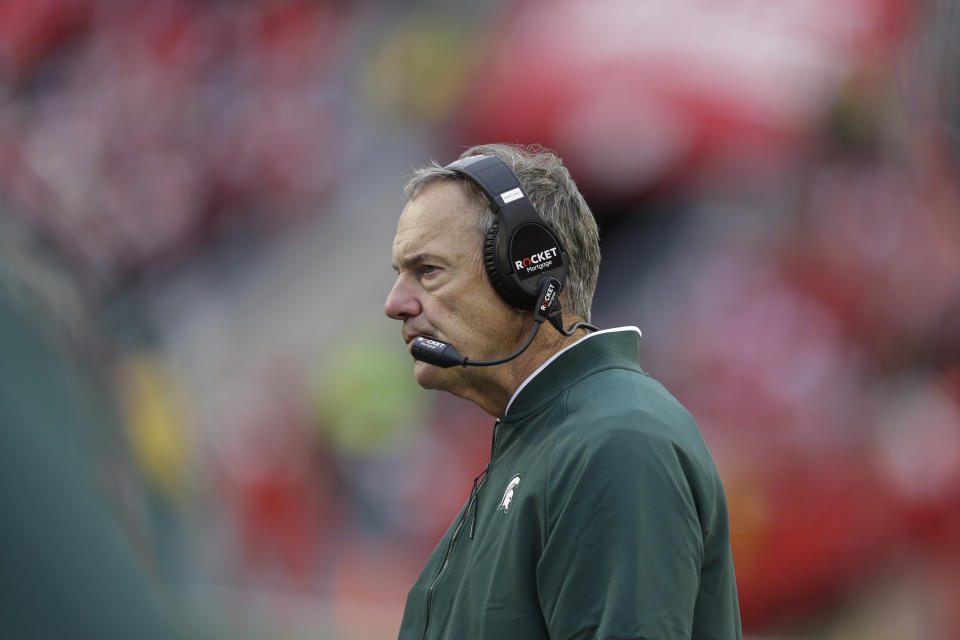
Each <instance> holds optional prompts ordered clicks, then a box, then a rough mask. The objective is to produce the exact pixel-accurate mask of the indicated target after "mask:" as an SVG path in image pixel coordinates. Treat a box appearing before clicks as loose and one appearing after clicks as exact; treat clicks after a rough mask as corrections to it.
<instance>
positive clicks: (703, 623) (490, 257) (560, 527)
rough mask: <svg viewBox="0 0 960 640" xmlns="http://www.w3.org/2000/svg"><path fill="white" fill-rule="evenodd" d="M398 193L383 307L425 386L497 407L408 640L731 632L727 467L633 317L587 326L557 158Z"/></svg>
mask: <svg viewBox="0 0 960 640" xmlns="http://www.w3.org/2000/svg"><path fill="white" fill-rule="evenodd" d="M406 194H407V197H408V201H407V204H406V207H405V208H404V210H403V212H402V213H401V215H400V220H399V223H398V226H397V234H396V237H395V240H394V244H393V262H394V269H395V270H396V272H397V279H396V282H395V284H394V286H393V289H392V290H391V291H390V294H389V296H388V297H387V300H386V304H385V312H386V314H387V315H388V316H389V317H391V318H394V319H396V320H400V321H401V322H402V336H403V339H404V341H405V342H406V343H408V345H409V348H410V351H411V353H412V355H413V356H414V358H415V365H414V375H415V376H416V379H417V381H418V382H419V383H420V384H421V385H422V386H423V387H425V388H429V389H439V390H443V391H447V392H449V393H452V394H454V395H457V396H460V397H462V398H465V399H467V400H470V401H471V402H474V403H476V404H477V405H479V406H480V407H481V408H483V409H484V411H486V412H487V413H489V414H491V415H492V416H494V417H496V418H497V421H496V423H495V425H494V428H493V443H492V446H491V454H490V463H489V464H488V465H487V468H486V469H484V470H483V472H482V473H481V474H480V476H478V478H477V480H476V481H475V483H474V488H473V490H472V491H471V492H470V495H469V497H468V498H467V501H466V504H465V505H464V507H463V509H462V510H461V512H460V514H459V515H458V516H457V517H456V518H455V519H454V521H453V523H452V524H451V526H450V528H449V530H448V531H447V533H446V534H445V536H444V537H443V539H442V540H441V541H440V543H439V545H438V546H437V548H436V550H435V551H434V553H433V554H432V555H431V557H430V558H429V560H428V561H427V564H426V566H425V567H424V569H423V572H422V573H421V575H420V577H419V579H418V580H417V582H416V584H415V585H414V586H413V588H412V589H411V591H410V593H409V596H408V598H407V605H406V610H405V613H404V617H403V624H402V626H401V629H400V638H401V640H407V639H414V638H416V639H417V640H421V639H424V638H430V639H442V638H449V639H457V640H461V639H465V638H491V639H496V640H506V639H508V638H518V639H520V638H522V639H524V640H535V639H539V638H552V639H554V640H557V639H560V638H563V639H568V638H569V639H572V638H591V639H593V638H596V639H604V638H609V639H613V638H617V639H621V640H622V639H627V638H690V637H694V638H739V637H740V635H741V633H740V616H739V608H738V605H737V594H736V584H735V579H734V571H733V562H732V559H731V554H730V540H729V525H728V518H727V508H726V501H725V498H724V493H723V487H722V486H721V483H720V479H719V476H718V474H717V471H716V468H715V466H714V463H713V460H712V459H711V456H710V454H709V452H708V451H707V448H706V446H705V444H704V442H703V438H702V436H701V435H700V432H699V430H698V429H697V426H696V424H695V423H694V421H693V419H692V418H691V416H690V415H689V413H688V412H687V411H686V410H685V409H684V408H683V407H682V406H681V405H680V403H679V402H677V400H676V399H675V398H673V396H671V395H670V394H669V393H668V392H667V391H666V390H665V389H664V388H663V387H662V386H661V385H660V384H659V383H657V382H656V381H654V380H653V379H652V378H650V377H649V376H648V375H647V374H646V373H645V372H644V371H643V370H642V369H641V368H640V366H639V365H638V354H639V339H640V332H639V330H638V329H636V328H634V327H626V328H621V329H609V330H605V331H597V330H595V328H594V327H593V326H592V325H589V324H587V322H588V321H589V319H590V305H591V300H592V297H593V290H594V287H595V285H596V280H597V274H598V271H599V265H600V251H599V246H598V233H597V227H596V223H595V221H594V219H593V215H592V214H591V212H590V209H589V207H588V206H587V204H586V202H585V201H584V199H583V197H582V196H581V195H580V193H579V191H578V190H577V187H576V185H575V184H574V182H573V180H572V179H571V177H570V174H569V172H568V171H567V170H566V168H565V167H564V166H563V163H562V162H561V160H560V159H559V158H558V157H557V156H556V155H554V154H552V153H550V152H548V151H545V150H543V149H540V148H532V149H531V148H521V147H515V146H509V145H484V146H479V147H474V148H472V149H469V150H467V151H466V152H465V153H464V154H463V155H462V156H461V159H460V160H458V161H457V162H454V163H452V164H450V165H448V166H446V167H441V166H440V165H438V164H435V163H434V164H431V165H429V166H427V167H424V168H423V169H420V170H418V171H417V172H416V174H415V175H414V177H413V179H412V180H411V181H410V182H409V183H408V185H407V189H406ZM545 322H546V323H548V324H550V325H551V326H550V327H547V328H544V329H543V330H542V331H541V330H540V328H541V326H542V325H543V324H544V323H545Z"/></svg>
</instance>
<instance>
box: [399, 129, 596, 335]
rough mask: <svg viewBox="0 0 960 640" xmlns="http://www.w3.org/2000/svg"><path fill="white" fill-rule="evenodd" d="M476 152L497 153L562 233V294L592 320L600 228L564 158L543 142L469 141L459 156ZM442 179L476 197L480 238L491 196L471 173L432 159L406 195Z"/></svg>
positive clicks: (413, 195)
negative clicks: (474, 143)
mask: <svg viewBox="0 0 960 640" xmlns="http://www.w3.org/2000/svg"><path fill="white" fill-rule="evenodd" d="M478 154H482V155H488V156H496V157H498V158H500V159H501V160H503V161H504V162H506V163H507V164H508V165H509V166H510V167H511V168H512V169H513V172H514V173H515V174H516V176H517V179H518V180H520V184H521V185H523V188H524V190H525V191H526V192H527V196H528V197H529V198H530V203H531V204H532V205H533V206H534V208H535V209H536V210H537V212H539V214H540V217H541V218H543V220H544V222H546V223H547V225H548V226H549V227H550V228H551V229H552V230H553V232H554V233H555V234H556V235H557V237H558V238H559V240H560V243H561V244H562V245H563V247H564V249H565V250H566V252H567V260H568V264H567V283H566V286H565V287H564V289H563V293H561V296H560V297H561V299H563V301H564V302H565V303H566V305H567V310H568V311H570V312H571V313H573V314H574V315H577V316H580V317H582V318H584V319H585V320H587V321H589V320H590V306H591V304H592V303H593V291H594V289H595V288H596V286H597V274H598V273H599V272H600V234H599V231H598V230H597V223H596V220H594V218H593V213H592V212H591V211H590V207H589V206H587V202H586V201H585V200H584V199H583V196H582V195H580V190H579V189H577V185H576V183H574V181H573V178H572V177H571V176H570V172H569V171H568V170H567V168H566V167H565V166H563V161H562V160H561V159H560V158H559V157H558V156H557V155H556V154H555V153H553V152H552V151H550V150H549V149H546V148H544V147H541V146H539V145H531V146H519V145H510V144H483V145H478V146H475V147H470V148H469V149H467V150H466V151H464V152H463V153H462V154H461V155H460V157H461V158H465V157H467V156H474V155H478ZM439 181H451V182H457V183H459V184H461V185H462V186H463V188H464V189H465V190H466V191H467V194H468V196H469V197H470V198H471V199H472V200H475V201H476V203H477V208H478V212H479V230H480V233H481V235H480V241H481V244H482V242H483V238H485V237H486V235H487V232H488V231H489V230H490V228H491V227H492V226H493V223H494V220H495V217H494V214H493V211H492V209H491V208H490V201H489V200H488V199H487V197H486V196H485V195H484V193H483V191H481V190H480V188H479V187H478V186H477V185H476V184H474V183H473V181H471V180H470V179H469V178H467V177H465V176H463V175H462V174H459V173H457V172H455V171H452V170H450V169H445V168H444V167H442V166H440V165H439V164H438V163H437V162H436V161H432V162H430V163H429V164H428V165H426V166H424V167H421V168H419V169H417V170H416V171H415V172H414V174H413V177H412V178H410V180H409V181H408V182H407V185H406V187H405V188H404V196H405V197H406V198H407V199H408V200H410V199H413V198H416V197H417V194H419V193H420V190H421V189H422V188H423V187H424V186H426V185H428V184H430V183H433V182H439Z"/></svg>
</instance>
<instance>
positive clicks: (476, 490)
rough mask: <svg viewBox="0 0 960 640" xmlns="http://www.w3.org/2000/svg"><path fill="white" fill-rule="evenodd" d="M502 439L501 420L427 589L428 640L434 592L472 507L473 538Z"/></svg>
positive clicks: (471, 526)
mask: <svg viewBox="0 0 960 640" xmlns="http://www.w3.org/2000/svg"><path fill="white" fill-rule="evenodd" d="M499 439H500V420H497V422H496V423H495V424H494V425H493V441H492V442H491V444H490V462H488V463H487V466H486V468H485V469H484V470H483V471H482V472H481V473H480V475H478V476H477V477H476V478H474V479H473V489H472V490H471V491H470V498H469V499H468V500H467V506H466V508H465V509H464V510H463V515H462V516H460V521H459V522H457V526H456V528H455V529H454V530H453V534H452V535H451V536H450V542H448V543H447V549H446V551H445V552H444V554H443V562H442V563H440V570H439V571H437V575H436V577H435V578H434V579H433V582H431V583H430V588H429V589H427V613H426V619H425V621H424V624H423V640H427V636H428V634H429V632H430V607H431V605H432V604H433V594H434V593H435V592H436V590H437V585H438V584H439V583H440V578H442V577H443V574H444V573H446V571H447V567H448V566H450V558H451V557H452V556H453V548H454V546H455V545H456V542H457V538H458V537H459V535H460V531H461V530H462V529H463V525H464V524H465V523H466V521H467V518H469V517H470V509H473V510H474V513H473V519H472V521H471V524H470V538H471V539H472V538H473V531H474V525H476V522H477V514H476V508H477V507H476V505H477V502H478V500H479V498H480V489H482V488H483V485H484V484H485V483H486V480H487V473H488V472H489V471H490V467H491V466H492V465H493V457H494V455H495V454H496V451H497V441H498V440H499Z"/></svg>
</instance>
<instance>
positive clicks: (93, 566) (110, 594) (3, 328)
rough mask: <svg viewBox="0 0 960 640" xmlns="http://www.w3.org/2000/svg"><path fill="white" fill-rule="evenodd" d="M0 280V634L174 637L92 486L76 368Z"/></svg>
mask: <svg viewBox="0 0 960 640" xmlns="http://www.w3.org/2000/svg"><path fill="white" fill-rule="evenodd" d="M40 325H42V323H41V322H40V319H38V318H34V317H31V316H30V315H29V314H28V313H26V312H25V311H24V309H23V307H22V306H21V305H20V304H18V303H17V301H16V300H15V299H14V297H13V296H12V295H11V294H10V292H9V291H8V290H7V289H6V288H3V287H2V286H0V357H2V365H0V637H3V638H10V639H11V640H20V639H30V640H45V639H47V638H50V639H54V638H56V639H58V640H60V639H64V638H71V639H73V640H83V639H86V638H90V639H93V638H96V639H98V640H104V639H111V638H124V639H129V638H138V639H141V640H142V639H147V640H152V639H154V638H156V639H160V638H164V639H166V638H172V637H175V635H174V631H173V629H172V625H171V624H170V622H169V620H167V619H166V618H165V615H164V613H163V612H164V610H163V609H162V608H161V606H160V603H159V601H158V600H157V599H156V597H157V594H156V593H154V591H153V590H152V586H151V585H150V582H149V580H148V579H147V578H146V576H145V575H144V573H143V571H142V567H141V566H140V565H139V563H138V559H137V558H136V556H135V555H134V553H133V550H132V548H131V546H130V543H129V540H127V539H126V537H125V536H124V533H123V530H122V529H121V528H120V526H119V523H118V522H117V521H116V520H115V518H114V516H113V514H112V513H111V509H110V505H109V503H108V501H107V500H106V499H105V496H104V495H102V494H101V493H100V492H99V491H98V490H97V488H96V483H95V476H96V473H97V471H98V466H97V464H96V462H95V458H94V457H93V456H92V453H93V449H92V448H91V447H89V444H90V443H89V442H88V440H89V439H91V438H93V437H95V434H96V432H98V431H102V430H103V424H102V423H99V422H98V420H100V419H102V418H103V416H98V415H97V413H98V411H97V410H96V409H95V404H94V403H90V402H89V401H88V399H87V398H86V396H85V394H84V391H85V389H84V387H85V380H84V378H86V377H87V376H84V375H83V374H82V373H81V372H79V371H78V370H77V369H76V368H75V367H74V363H73V362H71V360H70V358H68V357H66V353H65V352H61V351H59V350H58V349H57V348H56V347H54V346H53V344H52V343H51V342H49V341H47V340H46V335H45V333H44V332H43V331H42V330H41V329H40V328H39V326H40Z"/></svg>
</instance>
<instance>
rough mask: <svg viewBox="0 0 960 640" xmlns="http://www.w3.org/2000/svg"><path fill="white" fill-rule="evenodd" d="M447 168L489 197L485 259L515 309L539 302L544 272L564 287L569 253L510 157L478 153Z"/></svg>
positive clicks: (498, 287) (493, 279) (499, 289)
mask: <svg viewBox="0 0 960 640" xmlns="http://www.w3.org/2000/svg"><path fill="white" fill-rule="evenodd" d="M445 168H446V169H450V170H452V171H455V172H457V173H458V174H460V175H462V176H465V177H467V178H469V179H470V180H471V181H472V182H473V183H475V184H476V185H477V186H478V187H480V190H481V191H483V193H484V194H485V195H486V196H487V199H488V200H489V201H490V207H491V209H492V210H493V213H494V215H495V216H496V218H495V220H494V223H493V226H492V227H491V228H490V231H489V232H487V237H486V238H485V239H484V242H483V264H484V266H485V267H486V269H487V275H489V276H490V282H491V284H492V285H493V288H494V290H496V292H497V293H499V294H500V296H501V297H502V298H503V299H504V300H506V301H507V302H508V303H509V304H511V305H513V306H514V307H516V308H517V309H523V310H532V309H534V308H535V307H536V306H537V304H538V303H539V302H540V292H539V290H538V285H539V283H540V282H541V280H542V279H543V277H544V276H548V277H551V278H555V279H556V280H557V281H558V282H559V283H560V287H559V288H560V289H562V288H563V285H564V284H565V283H566V279H567V254H566V252H565V251H564V249H563V246H562V245H561V244H560V239H559V238H558V237H557V235H556V234H555V233H554V232H553V230H552V229H551V228H550V227H549V226H548V225H547V223H546V222H544V220H543V218H541V217H540V214H539V213H538V212H537V210H536V209H535V208H534V206H533V203H531V202H530V199H529V198H528V197H527V193H526V191H524V189H523V187H522V186H521V185H520V181H519V180H518V179H517V176H516V174H514V173H513V171H512V170H511V169H510V167H509V166H508V165H507V163H506V162H504V161H503V160H501V159H500V158H497V157H496V156H485V155H476V156H468V157H466V158H461V159H460V160H457V161H456V162H451V163H450V164H448V165H447V166H446V167H445Z"/></svg>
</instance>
